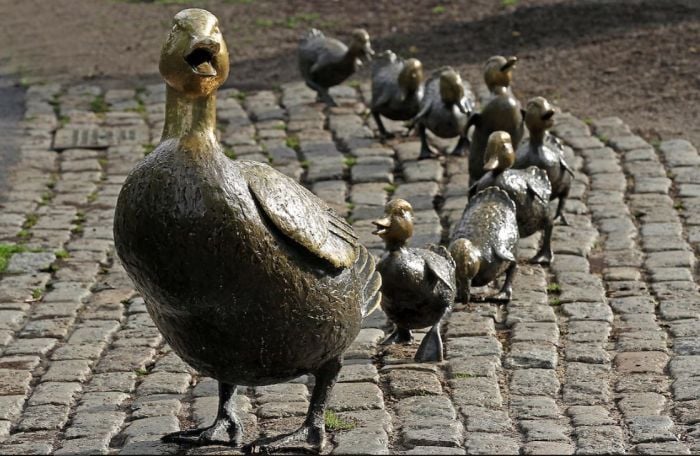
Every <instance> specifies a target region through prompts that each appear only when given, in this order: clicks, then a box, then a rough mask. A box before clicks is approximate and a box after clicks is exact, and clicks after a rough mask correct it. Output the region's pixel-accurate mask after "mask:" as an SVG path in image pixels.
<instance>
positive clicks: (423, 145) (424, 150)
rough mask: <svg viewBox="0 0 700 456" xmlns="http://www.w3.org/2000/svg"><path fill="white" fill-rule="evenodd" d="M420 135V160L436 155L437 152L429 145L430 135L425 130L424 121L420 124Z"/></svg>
mask: <svg viewBox="0 0 700 456" xmlns="http://www.w3.org/2000/svg"><path fill="white" fill-rule="evenodd" d="M418 136H420V155H418V160H424V159H426V158H433V157H436V156H437V154H435V153H433V151H431V150H430V146H428V136H427V134H426V132H425V125H423V123H422V122H421V123H419V124H418Z"/></svg>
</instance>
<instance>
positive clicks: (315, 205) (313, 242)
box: [241, 162, 357, 268]
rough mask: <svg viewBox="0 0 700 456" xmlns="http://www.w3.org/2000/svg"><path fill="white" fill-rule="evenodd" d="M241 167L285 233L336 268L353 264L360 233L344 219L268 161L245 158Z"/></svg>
mask: <svg viewBox="0 0 700 456" xmlns="http://www.w3.org/2000/svg"><path fill="white" fill-rule="evenodd" d="M241 163H242V162H241ZM241 169H242V171H243V174H244V175H245V177H246V181H247V183H248V188H249V189H250V191H251V193H252V195H253V198H254V199H255V201H256V202H257V204H258V206H259V207H260V208H261V210H262V211H263V212H264V214H265V215H266V216H267V218H268V219H269V220H270V221H271V222H272V223H273V224H274V225H275V226H276V227H277V228H278V229H279V230H280V231H281V232H282V234H284V235H285V236H287V237H288V238H290V239H291V240H293V241H295V242H296V243H297V244H298V245H300V246H301V247H303V248H305V249H306V250H308V251H309V252H311V253H312V254H314V255H315V256H317V257H319V258H322V259H324V260H326V261H328V262H329V263H331V264H332V265H333V266H334V267H336V268H348V267H350V266H352V265H353V263H354V262H355V260H356V257H357V251H356V246H357V235H356V234H355V232H354V230H353V229H352V227H351V226H350V225H349V224H348V222H347V221H345V219H343V218H342V217H340V216H339V215H338V214H337V213H336V212H335V211H333V209H331V208H330V207H328V206H327V205H326V204H325V203H324V202H323V201H322V200H321V199H319V198H318V197H317V196H316V195H314V194H313V193H311V192H310V191H309V190H307V189H305V188H304V187H302V186H301V185H299V184H298V183H296V182H295V181H293V180H292V179H290V178H289V177H287V176H285V175H284V174H282V173H280V172H278V171H276V170H274V169H273V168H271V167H270V166H268V165H266V164H263V163H255V162H246V163H245V166H243V167H242V168H241Z"/></svg>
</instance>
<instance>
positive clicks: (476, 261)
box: [450, 238, 481, 280]
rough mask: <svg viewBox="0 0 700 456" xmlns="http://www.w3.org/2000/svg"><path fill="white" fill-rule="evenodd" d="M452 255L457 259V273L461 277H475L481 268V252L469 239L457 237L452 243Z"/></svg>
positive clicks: (469, 278)
mask: <svg viewBox="0 0 700 456" xmlns="http://www.w3.org/2000/svg"><path fill="white" fill-rule="evenodd" d="M450 255H452V258H453V259H454V260H455V266H456V268H455V274H456V275H457V277H459V278H461V279H468V280H471V279H473V278H474V277H475V276H476V274H477V273H478V272H479V268H481V252H480V251H479V249H478V248H477V247H476V246H475V245H474V244H472V243H471V241H469V240H468V239H463V238H460V239H457V240H456V241H454V242H453V243H452V244H450Z"/></svg>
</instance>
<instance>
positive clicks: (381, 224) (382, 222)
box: [372, 217, 391, 236]
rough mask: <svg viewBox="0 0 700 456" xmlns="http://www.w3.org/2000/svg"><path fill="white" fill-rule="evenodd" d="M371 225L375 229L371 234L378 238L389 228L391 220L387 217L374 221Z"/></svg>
mask: <svg viewBox="0 0 700 456" xmlns="http://www.w3.org/2000/svg"><path fill="white" fill-rule="evenodd" d="M372 223H373V224H374V225H375V226H376V227H377V229H376V230H374V231H372V234H376V235H378V236H381V235H382V234H385V233H386V232H387V230H388V229H389V227H390V226H391V220H390V219H389V217H384V218H382V219H379V220H375V221H373V222H372Z"/></svg>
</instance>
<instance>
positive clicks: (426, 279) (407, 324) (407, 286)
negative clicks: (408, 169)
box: [373, 199, 457, 362]
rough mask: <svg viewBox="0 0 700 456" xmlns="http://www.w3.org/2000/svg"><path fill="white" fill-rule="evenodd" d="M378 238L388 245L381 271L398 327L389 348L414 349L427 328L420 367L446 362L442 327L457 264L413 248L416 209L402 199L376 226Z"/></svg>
mask: <svg viewBox="0 0 700 456" xmlns="http://www.w3.org/2000/svg"><path fill="white" fill-rule="evenodd" d="M373 223H374V224H375V225H376V226H377V230H376V231H375V232H374V234H376V235H378V236H379V237H381V238H382V239H383V240H384V243H385V245H386V249H387V253H386V254H385V255H384V256H383V257H382V259H381V260H380V261H379V264H378V265H377V270H378V271H379V272H380V273H381V275H382V295H383V299H382V304H381V305H382V309H383V310H384V312H385V313H386V315H387V317H389V320H391V321H392V322H393V323H394V325H395V328H394V331H393V333H392V334H391V335H390V336H389V337H387V339H386V340H385V341H384V342H383V343H384V344H392V343H410V342H411V341H412V340H413V336H412V334H411V330H412V329H418V328H426V327H428V326H430V327H431V328H430V331H428V333H427V334H426V335H425V337H424V338H423V341H422V342H421V344H420V346H419V347H418V351H417V352H416V355H415V360H416V361H418V362H429V361H442V360H443V354H442V339H441V338H440V323H441V321H442V319H443V318H444V317H445V316H446V315H447V314H448V312H449V311H450V310H451V309H452V303H453V302H454V300H455V293H456V289H457V287H456V284H455V264H454V261H452V257H451V256H450V254H449V253H448V252H447V250H446V249H445V248H444V247H435V246H432V249H431V250H428V249H419V248H408V247H406V241H408V239H409V238H410V237H411V236H412V235H413V208H412V207H411V205H410V204H409V203H408V202H407V201H405V200H402V199H394V200H391V201H389V202H388V203H387V205H386V208H385V214H384V217H383V218H381V219H379V220H375V221H374V222H373Z"/></svg>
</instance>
